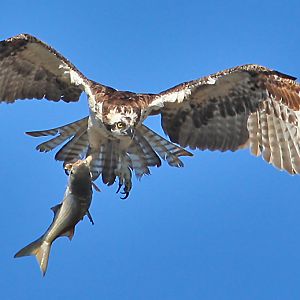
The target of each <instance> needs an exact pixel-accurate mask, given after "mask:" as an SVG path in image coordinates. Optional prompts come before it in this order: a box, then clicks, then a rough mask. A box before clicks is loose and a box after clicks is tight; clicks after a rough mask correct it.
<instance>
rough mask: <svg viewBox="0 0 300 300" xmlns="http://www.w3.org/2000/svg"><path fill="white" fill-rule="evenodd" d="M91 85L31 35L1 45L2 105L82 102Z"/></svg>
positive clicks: (0, 85)
mask: <svg viewBox="0 0 300 300" xmlns="http://www.w3.org/2000/svg"><path fill="white" fill-rule="evenodd" d="M87 84H88V81H87V79H86V78H85V77H84V75H83V74H82V73H81V72H80V71H78V70H77V69H76V67H75V66H74V65H73V64H71V63H70V62H69V61H68V60H67V59H66V58H64V57H63V56H62V55H61V54H59V53H58V52H57V51H56V50H54V49H53V48H51V47H50V46H48V45H47V44H45V43H43V42H42V41H40V40H38V39H37V38H35V37H33V36H31V35H29V34H20V35H17V36H14V37H12V38H9V39H7V40H4V41H1V42H0V102H7V103H12V102H14V101H15V100H17V99H33V98H35V99H42V98H45V99H48V100H52V101H59V100H63V101H65V102H71V101H78V100H79V97H80V94H81V93H82V91H84V89H85V85H87Z"/></svg>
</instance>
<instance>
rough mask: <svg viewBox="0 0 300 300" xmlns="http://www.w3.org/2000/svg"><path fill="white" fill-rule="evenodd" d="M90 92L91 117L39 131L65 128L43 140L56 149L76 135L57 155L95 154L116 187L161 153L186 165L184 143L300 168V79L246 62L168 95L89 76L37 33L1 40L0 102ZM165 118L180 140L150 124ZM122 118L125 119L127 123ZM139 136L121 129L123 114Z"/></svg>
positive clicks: (74, 97) (96, 171) (96, 169)
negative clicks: (118, 126) (142, 91)
mask: <svg viewBox="0 0 300 300" xmlns="http://www.w3.org/2000/svg"><path fill="white" fill-rule="evenodd" d="M83 91H84V92H86V93H87V95H88V98H89V106H90V111H91V114H90V116H89V117H86V118H84V119H82V120H79V121H76V122H74V123H71V124H69V125H66V126H62V127H59V128H55V129H53V130H46V131H40V132H32V133H30V134H31V135H33V136H39V135H53V134H58V136H56V137H54V138H53V139H52V140H50V141H48V142H45V143H43V144H41V145H39V146H38V149H39V150H40V151H49V150H51V149H53V148H54V147H56V146H58V145H59V144H61V143H63V142H65V141H66V140H67V139H68V138H72V139H71V140H70V141H69V142H67V143H66V144H65V146H64V147H63V148H62V149H61V150H60V151H59V152H58V153H57V155H56V158H57V159H59V160H62V161H64V162H65V163H67V162H69V161H74V160H75V159H78V158H80V157H82V156H90V158H91V160H90V161H91V164H90V168H91V171H92V173H93V176H94V177H93V178H94V179H96V178H97V177H98V176H99V175H101V174H102V179H103V181H104V183H106V184H108V185H110V184H112V183H114V181H115V178H116V177H119V180H120V183H121V184H124V185H125V192H129V190H130V188H131V171H132V170H134V171H135V173H136V175H137V176H138V177H141V176H142V175H143V174H148V173H149V172H150V171H149V167H151V166H160V164H161V161H160V158H163V159H166V160H167V161H168V163H169V164H170V165H174V166H182V162H181V161H180V159H179V158H178V157H179V156H182V155H191V154H190V153H189V152H187V151H186V150H184V149H182V148H181V147H190V148H191V149H202V150H205V149H209V150H220V151H226V150H231V151H235V150H237V149H240V148H245V147H250V149H251V152H252V153H253V154H254V155H261V154H262V156H263V157H264V159H265V160H266V161H268V162H269V163H272V164H273V165H274V166H276V167H278V168H279V169H283V170H286V171H288V172H289V173H291V174H294V173H300V149H299V133H298V132H299V109H300V86H299V84H298V83H297V82H296V81H295V78H294V77H292V76H289V75H285V74H283V73H280V72H278V71H274V70H270V69H268V68H266V67H263V66H259V65H244V66H238V67H235V68H231V69H227V70H224V71H221V72H218V73H215V74H212V75H210V76H207V77H203V78H200V79H197V80H193V81H190V82H185V83H182V84H179V85H177V86H175V87H173V88H170V89H168V90H166V91H163V92H161V93H159V94H137V93H133V92H128V91H117V90H115V89H113V88H111V87H107V86H105V85H102V84H99V83H97V82H95V81H92V80H89V79H88V78H87V77H85V76H84V75H83V74H82V73H81V72H80V71H78V69H77V68H76V67H75V66H74V65H73V64H71V63H70V62H69V61H68V60H67V59H66V58H64V57H63V56H62V55H60V54H59V53H58V52H57V51H56V50H54V49H53V48H51V47H49V46H48V45H46V44H45V43H43V42H41V41H40V40H38V39H37V38H35V37H32V36H30V35H27V34H21V35H18V36H15V37H12V38H10V39H7V40H5V41H2V42H0V102H7V103H11V102H14V101H15V100H17V99H32V98H37V99H41V98H45V99H48V100H53V101H59V100H62V101H66V102H70V101H78V100H79V96H80V94H81V93H82V92H83ZM156 114H160V115H161V125H162V128H163V130H164V131H165V133H166V134H167V135H168V136H169V137H170V139H171V141H172V142H174V143H177V144H179V145H180V146H181V147H178V146H176V145H174V144H172V143H170V142H169V141H167V140H165V139H163V138H162V137H160V136H159V135H157V134H156V133H154V132H153V131H151V130H150V129H149V128H147V127H146V126H144V125H143V124H142V123H143V121H144V120H145V119H146V118H147V116H149V115H156ZM122 118H123V119H122ZM119 119H120V120H123V121H124V122H125V123H126V122H127V123H126V124H127V125H126V126H128V128H129V129H130V132H131V134H130V133H129V131H128V134H127V132H126V134H125V133H124V132H121V131H120V132H121V133H122V134H123V135H119V136H118V135H117V134H113V130H115V132H119V131H118V130H117V129H116V128H115V124H117V123H118V120H119Z"/></svg>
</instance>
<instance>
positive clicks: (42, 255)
mask: <svg viewBox="0 0 300 300" xmlns="http://www.w3.org/2000/svg"><path fill="white" fill-rule="evenodd" d="M50 249H51V244H50V243H48V242H45V241H44V240H43V237H41V238H39V239H38V240H36V241H34V242H32V243H30V244H29V245H27V246H26V247H24V248H23V249H21V250H20V251H19V252H17V253H16V254H15V256H14V257H15V258H17V257H22V256H30V255H35V257H36V259H37V261H38V263H39V265H40V269H41V272H42V275H43V276H45V274H46V271H47V266H48V260H49V254H50Z"/></svg>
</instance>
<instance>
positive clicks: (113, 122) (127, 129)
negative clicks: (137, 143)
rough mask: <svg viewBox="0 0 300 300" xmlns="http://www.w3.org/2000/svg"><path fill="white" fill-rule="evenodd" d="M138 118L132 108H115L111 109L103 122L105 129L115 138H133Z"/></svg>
mask: <svg viewBox="0 0 300 300" xmlns="http://www.w3.org/2000/svg"><path fill="white" fill-rule="evenodd" d="M139 120H140V116H139V114H138V113H137V112H135V111H134V110H133V109H132V108H127V107H117V108H114V109H111V110H110V111H109V113H108V114H107V115H106V118H105V119H104V120H103V123H104V125H105V127H106V129H107V130H108V131H109V132H110V133H112V134H113V135H114V136H116V137H120V136H130V137H133V135H134V129H135V126H136V125H137V124H138V122H139Z"/></svg>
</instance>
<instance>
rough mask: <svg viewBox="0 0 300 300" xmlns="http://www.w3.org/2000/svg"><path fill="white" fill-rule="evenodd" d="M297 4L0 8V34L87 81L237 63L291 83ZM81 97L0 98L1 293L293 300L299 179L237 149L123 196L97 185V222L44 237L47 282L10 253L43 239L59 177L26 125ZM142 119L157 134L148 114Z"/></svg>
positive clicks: (135, 84)
mask: <svg viewBox="0 0 300 300" xmlns="http://www.w3.org/2000/svg"><path fill="white" fill-rule="evenodd" d="M299 10H300V3H299V1H288V2H286V3H284V4H283V2H282V3H281V2H279V1H278V2H274V1H226V2H225V1H207V2H204V1H186V2H184V1H157V0H153V1H105V2H103V1H84V2H79V1H51V2H49V1H6V2H4V3H2V4H1V11H2V13H1V17H0V28H1V31H0V38H1V40H2V39H5V38H8V37H10V36H13V35H15V34H18V33H22V32H27V33H31V34H33V35H36V36H37V37H39V38H40V39H42V40H43V41H45V42H47V43H48V44H50V45H51V46H53V47H54V48H56V49H57V50H58V51H59V52H60V53H62V54H63V55H64V56H66V57H67V58H68V59H69V60H71V61H72V62H73V63H74V64H75V65H76V66H77V67H78V68H79V69H80V70H81V71H82V72H83V73H85V74H86V75H87V76H88V77H89V78H91V79H94V80H97V81H99V82H101V83H104V84H106V85H109V86H113V87H115V88H117V89H119V90H132V91H135V92H159V91H161V90H164V89H167V88H169V87H171V86H174V85H176V84H178V83H180V82H183V81H187V80H191V79H195V78H198V77H201V76H205V75H208V74H210V73H214V72H216V71H219V70H222V69H225V68H228V67H233V66H236V65H240V64H245V63H257V64H262V65H265V66H268V67H270V68H274V69H277V70H279V71H281V72H284V73H287V74H290V75H293V76H296V77H300V60H299V53H300V43H299V27H300V16H299ZM87 111H88V110H87V102H86V97H85V96H83V97H82V99H81V101H80V102H79V103H75V104H64V103H48V102H46V101H19V102H17V103H15V104H13V105H6V104H1V107H0V116H1V123H2V127H1V129H0V130H1V135H0V136H1V138H0V139H1V145H2V148H1V150H0V153H1V157H2V159H1V168H0V181H1V191H2V193H1V195H2V196H1V198H2V217H1V218H0V228H1V239H2V245H1V250H0V253H1V255H0V265H1V270H0V290H1V299H41V295H42V297H43V299H102V300H105V299H108V300H114V299H130V300H135V299H146V300H147V299H159V300H160V299H164V300H166V299H172V300H174V299H204V300H206V299H207V300H214V299H218V300H223V299H230V300H234V299H243V300H247V299H251V300H252V299H256V300H259V299H264V300H269V299H272V300H273V299H285V300H289V299H299V298H300V285H299V282H300V217H299V216H300V199H299V198H300V197H299V193H298V190H299V177H296V176H295V177H292V176H289V175H288V174H286V173H283V172H279V171H278V170H276V169H274V168H273V167H271V166H270V165H268V164H267V163H265V162H264V161H263V160H262V159H261V158H255V157H253V156H251V155H250V154H249V151H248V150H244V151H239V152H236V153H220V152H214V153H212V152H208V151H204V152H202V151H196V152H194V154H195V156H194V157H193V158H184V163H185V167H184V168H182V169H175V168H171V167H169V166H168V165H167V164H163V166H162V167H160V168H158V169H152V175H151V176H148V177H146V178H143V179H142V180H141V182H139V181H137V180H134V183H133V184H134V187H133V190H132V193H131V195H130V197H129V198H128V200H126V201H122V200H120V199H119V195H116V194H115V191H116V188H117V187H116V186H113V187H106V186H103V185H102V184H101V183H100V181H99V185H100V187H101V189H102V192H101V193H95V194H94V199H93V203H92V207H91V214H92V215H93V218H94V221H95V225H94V226H92V225H91V224H90V223H89V221H88V220H87V219H85V220H84V221H83V222H81V223H79V224H78V226H77V228H76V232H75V237H74V239H73V241H72V242H69V240H68V239H66V238H61V239H58V240H57V241H55V242H54V245H53V248H52V253H51V257H50V261H49V268H48V272H47V274H46V277H45V278H42V277H41V274H40V272H39V269H38V265H37V263H36V261H35V259H34V258H32V257H30V258H24V259H18V260H15V259H13V255H14V254H15V253H16V252H17V251H18V250H19V249H20V248H21V247H23V246H25V245H26V244H27V243H29V242H31V241H33V240H34V239H36V238H37V237H38V236H39V235H41V234H42V233H44V231H45V229H46V228H47V227H48V225H49V224H50V222H51V220H52V212H51V211H50V207H52V206H53V205H55V204H57V203H59V202H60V201H61V200H62V197H63V192H64V189H65V186H66V182H67V178H66V176H65V175H64V172H63V171H62V167H61V164H60V163H59V162H55V161H54V159H53V157H54V153H48V154H41V153H38V152H37V151H35V150H34V148H35V146H36V145H37V144H38V142H40V140H37V139H33V138H30V137H28V136H25V135H24V132H25V131H29V130H38V129H45V128H51V127H55V126H58V125H61V124H65V123H67V122H71V121H74V120H77V119H78V118H81V117H84V116H85V115H87ZM148 124H149V125H151V127H152V128H153V129H154V130H156V131H157V132H160V133H161V129H160V125H159V124H160V120H159V118H152V119H151V120H150V121H149V122H148Z"/></svg>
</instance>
